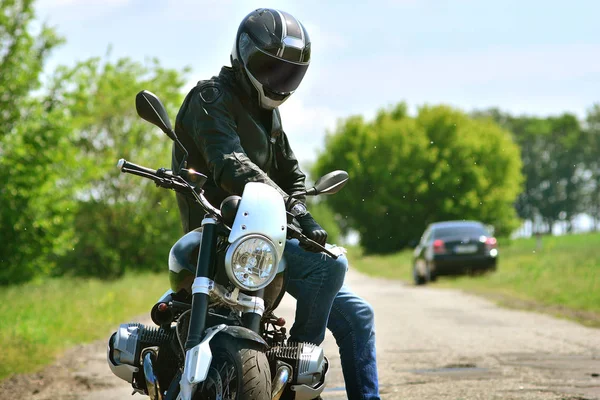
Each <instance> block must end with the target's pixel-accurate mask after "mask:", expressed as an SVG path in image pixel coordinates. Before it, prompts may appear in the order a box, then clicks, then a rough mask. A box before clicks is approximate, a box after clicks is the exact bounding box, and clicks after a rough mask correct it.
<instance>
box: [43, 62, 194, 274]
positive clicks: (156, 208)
mask: <svg viewBox="0 0 600 400" xmlns="http://www.w3.org/2000/svg"><path fill="white" fill-rule="evenodd" d="M186 71H187V70H183V71H177V70H172V69H165V68H163V67H161V66H160V64H159V62H158V61H157V60H150V61H149V62H147V63H146V64H142V63H139V62H135V61H132V60H130V59H126V58H125V59H119V60H117V61H115V62H110V61H106V60H104V61H103V60H101V59H99V58H93V59H90V60H87V61H84V62H80V63H78V64H77V65H76V66H75V67H73V68H66V67H61V68H59V69H58V70H57V71H56V73H55V74H54V76H53V77H52V79H51V83H50V92H51V93H52V94H53V98H55V99H57V101H60V102H61V104H63V105H64V107H66V108H67V109H68V110H69V114H70V117H71V119H72V126H73V129H74V131H75V133H76V144H77V146H78V155H77V158H78V164H79V165H80V166H81V168H82V170H83V171H84V176H83V177H82V180H83V181H85V183H86V184H85V187H84V188H82V189H81V190H79V192H78V196H77V197H78V207H77V211H76V215H75V222H74V229H75V238H76V244H75V246H74V250H73V251H72V252H70V253H69V254H68V256H67V257H65V258H64V259H63V264H62V269H61V273H73V274H84V275H98V276H103V277H114V276H119V275H121V274H122V273H123V272H124V271H125V270H127V269H154V270H156V269H159V268H160V267H161V266H162V267H163V268H164V265H165V263H166V260H167V256H168V250H169V248H170V246H171V245H172V244H173V243H174V241H175V240H176V239H177V238H178V235H180V234H181V227H180V222H179V218H178V214H177V212H176V210H177V209H176V206H175V200H174V195H173V193H170V192H168V191H166V190H164V189H159V188H156V187H155V186H154V184H153V183H152V182H150V181H148V180H146V179H143V178H139V177H136V176H133V175H123V174H121V173H120V172H119V171H118V169H117V168H116V164H117V161H118V159H119V158H125V159H127V160H129V161H132V162H135V163H138V164H141V165H145V166H148V167H151V168H159V167H169V166H170V149H171V143H172V142H171V141H170V140H169V139H168V138H167V137H166V136H165V135H164V134H163V133H162V132H160V131H159V130H158V129H157V128H154V127H153V126H152V125H150V124H149V123H147V122H145V121H143V120H142V119H141V118H139V117H138V116H137V113H136V110H135V101H134V100H135V95H136V94H137V93H138V92H139V91H140V90H143V89H147V90H150V91H152V92H154V93H156V94H157V95H158V96H159V97H160V98H161V99H162V100H163V102H164V104H165V105H166V106H167V108H168V109H169V110H170V111H171V115H174V111H175V110H176V109H177V107H178V106H179V105H180V104H181V100H182V97H181V88H182V86H183V83H184V82H185V79H184V74H185V72H186Z"/></svg>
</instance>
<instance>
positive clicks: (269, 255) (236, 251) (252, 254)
mask: <svg viewBox="0 0 600 400" xmlns="http://www.w3.org/2000/svg"><path fill="white" fill-rule="evenodd" d="M277 264H278V260H277V252H276V251H275V245H274V244H273V243H271V241H270V240H269V239H267V238H266V237H264V236H259V235H251V236H246V237H242V238H240V239H239V240H238V241H236V242H234V243H233V244H232V245H231V246H229V249H227V253H226V255H225V271H226V272H227V276H228V277H229V279H230V280H231V281H232V282H233V283H234V284H235V285H236V286H239V287H240V288H241V289H245V290H259V289H262V288H264V287H265V286H267V285H268V284H269V283H271V281H272V280H273V278H274V277H275V275H276V274H277Z"/></svg>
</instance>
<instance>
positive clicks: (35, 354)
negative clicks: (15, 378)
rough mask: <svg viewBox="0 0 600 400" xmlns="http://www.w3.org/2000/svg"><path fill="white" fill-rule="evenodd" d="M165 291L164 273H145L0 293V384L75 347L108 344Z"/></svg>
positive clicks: (54, 281)
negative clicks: (120, 327)
mask: <svg viewBox="0 0 600 400" xmlns="http://www.w3.org/2000/svg"><path fill="white" fill-rule="evenodd" d="M168 288H169V282H168V279H167V277H166V275H165V274H149V273H145V274H131V275H126V276H125V277H123V278H122V279H119V280H115V281H101V280H98V279H76V278H53V279H47V280H45V281H43V282H38V283H27V284H24V285H17V286H9V287H3V288H0V341H1V343H2V347H3V349H2V351H1V352H0V379H3V378H6V377H7V376H9V375H11V374H16V373H24V372H33V371H35V370H37V369H38V368H39V367H41V366H43V365H45V364H47V363H49V362H51V361H53V360H54V359H55V358H56V357H57V356H58V355H60V354H61V352H62V351H64V350H65V349H67V348H68V347H70V346H73V345H75V344H80V343H86V342H90V341H93V340H96V339H100V338H106V339H107V340H108V335H109V334H110V332H111V331H112V330H113V329H116V327H117V326H118V324H120V323H123V322H128V319H129V318H131V317H132V316H133V315H139V314H142V313H144V312H148V313H149V311H150V309H151V307H152V306H153V305H154V302H155V301H156V300H157V299H158V298H159V297H160V296H161V295H162V294H163V293H164V292H165V291H166V290H167V289H168Z"/></svg>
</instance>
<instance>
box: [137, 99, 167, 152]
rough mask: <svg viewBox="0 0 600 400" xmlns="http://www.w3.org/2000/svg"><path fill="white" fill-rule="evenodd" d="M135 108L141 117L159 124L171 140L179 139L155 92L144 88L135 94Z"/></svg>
mask: <svg viewBox="0 0 600 400" xmlns="http://www.w3.org/2000/svg"><path fill="white" fill-rule="evenodd" d="M135 109H136V111H137V113H138V115H139V116H140V117H142V118H143V119H145V120H146V121H148V122H150V123H151V124H153V125H156V126H158V127H159V128H160V129H161V130H162V131H163V132H164V133H166V134H167V136H168V137H169V138H171V140H177V139H176V136H175V132H173V126H171V120H170V119H169V115H168V114H167V110H166V109H165V106H163V104H162V102H161V101H160V99H159V98H158V97H156V95H155V94H154V93H151V92H149V91H147V90H142V91H141V92H139V93H138V94H137V95H136V96H135Z"/></svg>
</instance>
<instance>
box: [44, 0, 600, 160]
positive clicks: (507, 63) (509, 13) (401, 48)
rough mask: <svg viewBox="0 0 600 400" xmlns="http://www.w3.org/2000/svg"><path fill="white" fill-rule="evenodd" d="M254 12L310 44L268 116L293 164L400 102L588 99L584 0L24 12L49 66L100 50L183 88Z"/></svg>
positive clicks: (598, 96)
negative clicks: (287, 23) (178, 75)
mask: <svg viewBox="0 0 600 400" xmlns="http://www.w3.org/2000/svg"><path fill="white" fill-rule="evenodd" d="M259 7H269V8H277V9H280V10H283V11H286V12H288V13H290V14H292V15H294V16H295V17H296V18H297V19H299V20H300V21H301V22H302V23H303V24H304V25H305V27H306V29H307V31H308V33H309V36H310V38H311V41H312V57H311V65H310V67H309V69H308V72H307V74H306V76H305V78H304V80H303V82H302V84H301V85H300V87H299V89H298V90H297V91H296V93H294V95H292V96H291V98H290V99H289V100H288V101H287V102H286V103H285V104H283V105H282V106H281V108H280V110H281V114H282V119H283V127H284V130H285V131H286V133H287V135H288V136H289V138H290V142H291V144H292V148H293V149H294V151H295V153H296V155H297V156H298V158H299V159H300V160H301V162H302V163H303V164H307V163H310V162H311V161H313V160H314V159H315V156H316V154H318V152H319V151H320V149H322V147H323V140H324V136H325V133H326V132H327V131H331V130H333V129H335V126H336V123H337V121H338V120H339V119H340V118H346V117H348V116H350V115H356V114H360V115H363V116H365V118H367V119H369V118H372V117H373V116H374V115H375V113H376V112H377V110H379V109H381V108H385V107H390V106H392V105H394V104H396V103H398V102H400V101H406V102H407V103H408V104H409V106H410V110H412V112H415V110H416V108H417V107H418V106H421V105H424V104H439V103H444V104H450V105H452V106H455V107H458V108H460V109H463V110H465V111H471V110H473V109H482V108H488V107H499V108H501V109H503V110H505V111H510V112H513V113H518V114H535V115H549V114H558V113H562V112H572V113H575V114H577V115H579V116H580V117H584V116H585V112H586V110H587V109H588V108H589V107H590V106H591V105H592V104H594V103H596V102H600V24H598V22H597V17H598V15H600V2H597V1H591V0H590V1H583V0H572V1H567V2H565V1H556V0H546V1H538V0H518V1H515V0H503V1H490V0H452V1H450V0H447V1H441V0H440V1H436V0H378V1H376V0H369V1H354V0H347V1H338V0H334V1H327V2H326V1H314V0H302V1H297V0H296V1H286V0H281V1H277V0H270V1H267V0H265V1H254V0H238V1H234V0H196V1H194V0H38V2H37V13H38V17H39V18H40V20H42V21H46V22H48V23H49V24H50V25H53V26H55V27H56V28H57V30H58V32H59V34H61V35H62V36H64V37H65V39H66V44H64V45H63V46H62V47H60V48H59V49H58V50H56V51H55V52H54V53H53V55H52V57H51V58H50V60H49V63H48V66H47V67H48V69H49V70H51V69H53V68H54V67H55V66H56V65H59V64H67V65H72V64H74V63H75V62H76V61H78V60H84V59H87V58H89V57H93V56H103V55H105V54H106V53H107V50H108V48H109V47H110V48H111V53H110V57H111V59H113V60H115V59H117V58H119V57H124V56H127V57H131V58H133V59H135V60H140V61H142V60H144V59H145V58H148V57H158V58H159V59H160V60H161V62H162V64H163V65H164V66H166V67H172V68H183V67H184V66H190V67H191V68H192V73H191V74H190V75H189V83H188V84H187V85H186V88H185V92H187V91H188V90H189V89H191V88H192V87H193V86H194V85H195V83H196V82H197V81H198V80H201V79H208V78H210V77H211V76H213V75H216V74H218V72H219V70H220V68H221V66H223V65H229V54H230V53H231V49H232V47H233V42H234V38H235V34H236V32H237V28H238V25H239V23H240V22H241V20H242V19H243V18H244V16H246V15H247V14H248V13H249V12H250V11H252V10H254V9H256V8H259ZM157 94H158V95H159V97H160V93H157ZM134 95H135V94H133V93H132V104H133V98H134V97H133V96H134ZM172 118H174V116H172Z"/></svg>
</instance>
